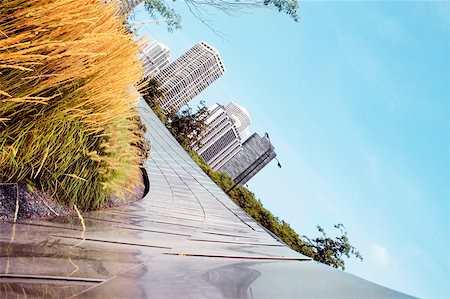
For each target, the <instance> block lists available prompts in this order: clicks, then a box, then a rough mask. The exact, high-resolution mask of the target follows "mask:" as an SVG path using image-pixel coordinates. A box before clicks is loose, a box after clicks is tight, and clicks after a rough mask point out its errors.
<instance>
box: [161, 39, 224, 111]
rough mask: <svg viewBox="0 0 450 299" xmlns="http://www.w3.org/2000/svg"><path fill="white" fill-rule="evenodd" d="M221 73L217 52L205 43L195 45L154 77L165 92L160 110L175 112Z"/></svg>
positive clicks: (222, 67)
mask: <svg viewBox="0 0 450 299" xmlns="http://www.w3.org/2000/svg"><path fill="white" fill-rule="evenodd" d="M224 73H225V66H224V65H223V62H222V59H221V58H220V55H219V52H217V50H216V49H214V48H213V47H211V46H209V45H208V44H207V43H205V42H200V43H198V44H196V45H195V46H194V47H192V48H191V49H189V50H188V51H187V52H186V53H184V54H183V55H181V57H180V58H178V59H177V60H175V61H174V62H172V63H171V64H170V65H169V66H167V67H165V68H164V69H163V70H162V71H161V72H160V73H159V74H158V75H157V76H156V77H155V78H156V79H157V80H158V81H159V82H160V84H161V87H160V88H161V89H162V91H163V92H164V93H165V98H164V99H163V100H162V101H161V108H162V110H163V111H170V110H171V109H172V108H174V109H175V110H176V111H178V110H179V109H180V108H181V107H183V106H184V105H186V104H187V103H188V102H189V101H190V100H192V99H193V98H194V97H195V96H196V95H197V94H199V93H200V92H201V91H203V90H204V89H205V88H206V87H208V86H209V85H210V84H211V83H212V82H214V81H215V80H216V79H217V78H219V77H220V76H222V75H223V74H224Z"/></svg>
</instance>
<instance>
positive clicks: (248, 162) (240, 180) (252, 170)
mask: <svg viewBox="0 0 450 299" xmlns="http://www.w3.org/2000/svg"><path fill="white" fill-rule="evenodd" d="M274 150H275V148H274V147H273V146H272V144H271V143H270V141H269V139H268V138H267V137H262V138H261V137H260V136H259V135H258V134H257V133H254V134H253V135H252V136H250V137H249V138H248V139H247V140H245V142H244V143H243V144H242V151H241V152H239V153H238V154H236V155H235V156H234V157H233V158H231V159H230V160H229V161H228V162H227V163H225V164H224V165H223V166H222V167H220V168H219V169H218V171H221V172H225V173H227V174H228V175H229V176H231V178H232V179H233V181H234V183H235V184H241V185H243V184H245V183H247V182H248V181H249V180H250V179H251V178H252V177H253V176H255V174H257V173H258V172H259V171H260V170H261V169H263V168H264V166H266V165H267V164H268V163H269V162H270V161H272V159H273V158H275V157H276V156H277V154H276V153H275V151H274Z"/></svg>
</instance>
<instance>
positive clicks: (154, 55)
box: [138, 40, 170, 77]
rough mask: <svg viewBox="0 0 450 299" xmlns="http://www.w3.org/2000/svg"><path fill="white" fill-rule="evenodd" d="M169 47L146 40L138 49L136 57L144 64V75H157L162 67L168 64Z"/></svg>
mask: <svg viewBox="0 0 450 299" xmlns="http://www.w3.org/2000/svg"><path fill="white" fill-rule="evenodd" d="M169 55H170V49H169V48H168V47H167V46H166V45H164V44H162V43H160V42H158V41H156V40H152V41H147V42H146V43H145V44H144V46H142V48H141V50H140V51H139V54H138V58H139V60H141V61H142V63H143V64H144V68H145V71H144V74H145V76H146V77H154V76H156V75H158V74H159V73H160V72H161V70H162V69H164V68H165V67H167V66H168V65H169V64H170V61H169Z"/></svg>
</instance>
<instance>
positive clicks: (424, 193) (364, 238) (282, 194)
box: [136, 1, 450, 298]
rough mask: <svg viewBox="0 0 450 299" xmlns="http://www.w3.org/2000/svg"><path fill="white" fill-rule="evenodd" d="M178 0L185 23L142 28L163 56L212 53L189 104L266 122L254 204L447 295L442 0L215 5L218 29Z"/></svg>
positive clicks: (400, 284) (363, 268) (367, 271)
mask: <svg viewBox="0 0 450 299" xmlns="http://www.w3.org/2000/svg"><path fill="white" fill-rule="evenodd" d="M174 5H175V9H176V10H179V11H180V13H181V14H182V15H183V18H184V23H183V30H182V31H178V32H174V33H170V34H169V33H167V32H166V30H165V28H164V26H160V27H158V26H150V25H149V26H143V27H142V28H141V30H140V32H139V34H141V35H148V36H152V37H154V38H156V39H159V40H161V41H164V42H165V43H166V44H168V45H169V46H170V47H171V49H172V51H173V53H181V52H182V51H184V50H183V49H184V48H186V47H187V46H189V45H190V44H191V43H192V42H195V41H196V40H199V39H202V40H206V41H208V42H210V43H213V44H214V45H215V46H216V47H217V48H218V49H220V52H221V55H222V56H223V58H224V60H225V61H226V63H227V73H226V74H225V75H224V76H223V77H221V78H220V80H218V82H217V83H216V84H215V85H213V86H212V87H211V88H209V89H208V90H206V91H205V93H204V94H201V95H200V96H199V97H198V98H197V100H207V101H208V100H209V101H214V102H216V101H222V100H227V99H239V101H240V102H241V103H242V104H243V105H245V107H247V108H248V109H249V111H251V113H252V121H253V125H252V127H253V130H254V131H257V132H265V131H270V136H271V140H272V141H273V143H274V144H276V145H277V154H278V158H279V159H280V161H281V163H282V164H283V168H282V169H278V168H277V167H276V165H273V163H272V164H269V166H268V167H266V170H265V171H263V172H262V173H261V174H260V175H258V176H257V177H255V178H254V179H252V181H250V182H249V183H248V184H249V187H250V189H251V190H252V191H253V192H254V193H255V194H256V195H257V196H258V198H260V199H261V202H262V203H263V204H264V206H265V207H266V208H268V209H269V210H270V211H271V212H272V213H273V214H274V215H276V216H278V217H280V219H283V220H285V221H287V222H288V223H290V224H291V226H292V227H293V228H294V229H295V230H296V231H297V232H299V233H300V234H302V235H307V236H310V237H314V236H316V235H317V230H316V225H321V226H322V227H323V228H325V229H326V230H327V232H329V234H333V233H334V231H333V225H334V224H337V223H343V224H344V225H345V227H346V229H347V231H348V233H349V238H350V241H351V243H352V244H353V245H354V246H355V247H356V248H358V250H360V252H361V253H362V254H363V257H364V261H363V262H362V263H360V262H359V261H354V260H348V261H347V263H346V270H347V271H348V272H350V273H353V274H355V275H358V276H361V277H363V278H365V279H368V280H370V281H374V282H376V283H379V284H382V285H385V286H387V287H391V288H393V289H396V290H399V291H403V292H406V293H408V294H412V295H415V296H419V297H438V298H439V297H444V298H445V297H448V296H449V290H448V281H449V279H450V277H449V270H448V269H449V257H448V252H449V251H450V250H449V204H448V198H449V190H448V189H449V188H448V181H449V174H448V164H449V163H448V160H449V158H448V136H449V134H448V111H449V109H448V98H449V94H448V81H449V66H448V52H449V50H448V47H449V40H448V39H449V38H448V36H449V20H448V19H449V17H448V10H449V4H448V3H447V2H408V1H406V2H338V3H334V2H331V3H329V2H327V3H313V2H303V4H302V7H301V9H300V15H301V20H300V22H299V23H298V24H297V23H293V22H292V21H291V20H289V19H287V18H286V17H285V16H283V15H281V14H277V13H276V12H273V11H270V10H261V11H258V12H257V13H255V14H248V15H244V16H241V17H234V18H230V17H229V16H226V15H221V14H220V13H217V12H216V13H211V15H213V16H214V26H215V28H218V29H219V30H220V31H221V32H222V35H221V36H217V35H216V34H215V33H213V32H211V31H210V30H209V29H208V28H206V27H204V26H203V25H202V24H201V23H200V22H198V21H197V20H196V19H195V18H192V17H190V14H189V10H188V8H187V7H186V6H185V5H184V4H183V3H175V4H174ZM136 15H137V20H139V19H141V20H144V19H145V18H146V16H145V12H143V11H142V10H139V7H138V9H137V12H136ZM230 20H231V22H230ZM268 20H269V22H268ZM324 20H325V21H324ZM262 28H264V30H261V29H262ZM269 39H270V42H268V40H269ZM243 49H245V50H243ZM197 100H196V101H197ZM207 104H208V105H209V104H211V102H209V103H208V102H207ZM287 207H288V208H287ZM411 261H415V262H414V263H412V262H411Z"/></svg>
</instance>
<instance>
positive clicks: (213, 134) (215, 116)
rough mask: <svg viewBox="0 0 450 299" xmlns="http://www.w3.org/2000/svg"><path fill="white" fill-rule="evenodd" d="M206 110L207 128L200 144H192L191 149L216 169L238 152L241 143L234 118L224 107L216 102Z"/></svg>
mask: <svg viewBox="0 0 450 299" xmlns="http://www.w3.org/2000/svg"><path fill="white" fill-rule="evenodd" d="M208 110H209V112H210V115H209V117H208V119H207V120H206V124H207V125H208V129H207V130H206V133H205V134H204V135H203V137H202V139H201V141H200V142H201V144H202V146H201V147H200V146H199V145H197V144H194V145H193V149H194V150H195V151H196V152H197V153H198V154H199V155H200V156H201V157H202V158H203V159H204V160H205V162H206V163H208V165H209V166H211V168H212V169H214V170H216V169H218V168H219V167H221V166H222V165H223V164H225V163H226V162H227V161H228V160H230V159H231V158H232V157H233V156H235V155H236V154H237V153H239V152H240V151H241V150H242V145H241V138H240V137H239V132H238V130H237V129H236V126H235V125H234V120H233V119H232V118H231V117H230V115H228V113H227V111H226V110H225V108H224V107H223V106H222V105H219V104H217V103H216V104H214V105H212V106H211V107H210V108H209V109H208Z"/></svg>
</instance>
